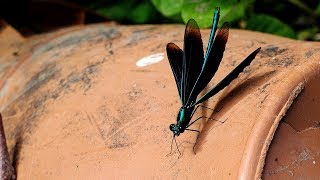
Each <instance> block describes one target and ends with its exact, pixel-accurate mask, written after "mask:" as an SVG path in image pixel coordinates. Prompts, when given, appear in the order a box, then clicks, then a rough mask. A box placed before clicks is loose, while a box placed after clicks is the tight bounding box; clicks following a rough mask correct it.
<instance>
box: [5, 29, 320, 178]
mask: <svg viewBox="0 0 320 180" xmlns="http://www.w3.org/2000/svg"><path fill="white" fill-rule="evenodd" d="M183 33H184V26H183V25H162V26H160V25H142V26H118V25H107V24H96V25H91V26H77V27H72V28H67V29H63V30H60V31H56V32H52V33H48V34H43V35H38V36H33V37H30V38H27V39H25V38H23V37H21V36H20V35H19V34H18V33H16V32H15V31H14V29H12V28H11V27H10V26H8V25H5V26H4V27H3V28H2V30H1V32H0V54H1V55H0V57H1V58H0V63H1V67H2V68H1V81H0V85H1V86H0V87H1V89H0V90H1V91H0V102H1V106H0V107H1V112H2V114H3V120H4V127H5V131H6V136H7V143H8V146H9V147H8V148H9V152H10V155H11V156H12V160H13V164H14V167H15V169H16V172H17V177H18V179H110V178H126V179H128V178H130V179H136V178H145V179H150V178H161V179H167V178H171V179H172V178H174V179H177V178H179V179H180V178H181V179H185V178H190V179H195V178H197V179H205V178H206V179H208V178H210V179H257V178H260V177H263V178H264V179H269V178H270V179H272V178H274V179H279V178H280V179H285V178H291V179H293V178H295V179H299V178H302V179H312V178H316V177H319V175H320V171H319V168H320V161H319V160H320V150H319V147H320V140H319V139H320V138H319V137H320V129H319V124H320V123H319V122H320V120H319V118H318V117H319V113H320V111H318V110H317V108H318V107H319V106H318V105H319V103H320V100H319V98H318V97H319V96H320V93H319V92H320V91H319V89H320V64H319V60H320V43H316V42H301V41H294V40H290V39H286V38H282V37H278V36H273V35H268V34H263V33H258V32H250V31H241V30H233V29H232V30H231V31H230V36H229V41H228V44H227V48H226V51H225V54H224V60H223V61H222V64H221V67H220V69H219V70H218V73H217V74H216V76H215V77H214V79H213V80H212V82H211V83H212V84H214V83H216V82H218V81H219V80H220V79H221V78H223V77H224V76H225V75H226V74H227V73H228V72H229V71H230V70H231V69H233V68H234V67H235V66H236V65H237V64H238V63H239V62H240V61H242V60H243V59H244V58H245V57H246V56H247V55H248V54H249V53H251V52H252V51H253V50H255V49H256V48H257V47H260V46H261V47H262V50H261V52H260V53H259V54H258V55H257V57H256V59H255V60H254V61H253V63H252V64H251V65H250V67H248V68H246V70H245V71H244V73H241V74H240V76H239V77H238V78H237V79H236V80H235V81H233V82H232V83H231V85H230V86H228V87H227V88H225V89H224V90H223V91H222V92H220V93H219V94H218V95H216V96H215V97H213V98H211V99H210V100H209V101H207V102H206V105H207V106H208V107H211V108H213V109H216V110H218V109H221V110H220V111H219V112H211V111H205V110H200V111H199V114H198V115H199V116H200V115H201V114H205V115H206V116H210V117H211V118H212V119H215V120H217V121H215V120H209V121H206V120H202V121H198V123H196V124H195V125H193V126H192V128H193V129H197V130H200V131H201V133H200V136H199V139H198V141H197V144H196V146H195V152H196V154H194V152H193V145H194V143H195V140H196V136H197V134H196V133H192V132H185V133H183V134H181V135H180V136H179V137H178V138H177V142H178V146H179V149H180V151H181V152H182V155H181V157H180V158H178V157H179V154H178V152H177V150H176V148H175V146H173V153H172V154H170V155H169V156H166V155H167V154H168V153H169V152H170V144H171V140H172V133H171V131H170V130H169V125H170V124H171V123H174V122H175V121H176V114H177V111H178V109H179V107H180V102H179V99H178V94H177V90H176V85H175V83H174V78H173V75H172V73H171V69H170V67H169V64H168V61H167V57H166V53H165V46H166V44H167V43H168V42H174V43H176V44H178V45H179V46H180V47H181V46H182V43H183V42H182V40H183ZM208 36H209V30H202V37H203V41H204V44H207V40H208ZM159 53H160V54H159ZM154 54H157V58H160V59H161V58H162V56H163V60H162V61H160V62H157V63H154V64H149V65H147V66H144V67H138V66H137V65H136V62H137V61H139V60H140V59H141V58H144V57H148V56H150V55H154ZM212 84H211V85H212ZM296 97H297V98H296ZM219 121H223V122H224V123H220V122H219ZM274 135H275V136H274ZM270 144H271V146H269V145H270Z"/></svg>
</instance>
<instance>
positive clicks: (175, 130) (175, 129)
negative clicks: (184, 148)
mask: <svg viewBox="0 0 320 180" xmlns="http://www.w3.org/2000/svg"><path fill="white" fill-rule="evenodd" d="M169 129H170V131H172V132H173V134H174V136H179V135H180V131H181V127H180V126H178V125H176V124H170V126H169Z"/></svg>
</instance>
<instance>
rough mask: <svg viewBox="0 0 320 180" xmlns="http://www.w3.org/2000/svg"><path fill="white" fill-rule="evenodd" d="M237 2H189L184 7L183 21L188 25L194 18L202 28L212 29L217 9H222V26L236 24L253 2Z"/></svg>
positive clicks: (232, 0) (247, 0)
mask: <svg viewBox="0 0 320 180" xmlns="http://www.w3.org/2000/svg"><path fill="white" fill-rule="evenodd" d="M237 2H238V1H237V0H227V1H226V0H215V1H212V0H211V1H209V0H200V1H197V2H194V1H190V0H189V1H187V2H186V3H184V5H183V7H182V13H181V16H182V19H183V21H184V22H185V23H186V22H187V21H188V20H189V19H191V18H193V19H195V20H196V21H197V23H198V25H199V27H200V28H207V27H211V25H212V17H213V12H214V9H215V7H220V22H219V23H220V24H223V23H224V22H226V21H228V22H234V21H236V20H238V19H240V18H243V17H244V16H245V11H246V8H247V6H248V5H249V4H250V3H251V2H252V0H244V1H243V2H240V3H237Z"/></svg>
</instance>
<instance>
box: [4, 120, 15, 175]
mask: <svg viewBox="0 0 320 180" xmlns="http://www.w3.org/2000/svg"><path fill="white" fill-rule="evenodd" d="M0 161H1V162H0V179H3V180H11V179H15V178H16V176H15V174H14V168H13V166H12V164H11V162H10V158H9V152H8V148H7V142H6V137H5V134H4V129H3V123H2V116H1V114H0Z"/></svg>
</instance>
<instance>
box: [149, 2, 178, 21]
mask: <svg viewBox="0 0 320 180" xmlns="http://www.w3.org/2000/svg"><path fill="white" fill-rule="evenodd" d="M151 2H152V3H153V5H154V6H155V7H156V8H157V10H158V11H160V12H161V14H163V15H164V16H166V17H170V16H173V15H176V14H179V13H180V12H181V8H182V4H183V0H166V1H163V0H152V1H151Z"/></svg>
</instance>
